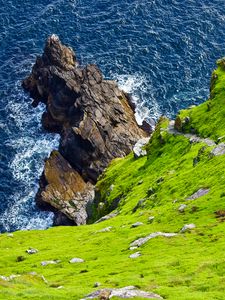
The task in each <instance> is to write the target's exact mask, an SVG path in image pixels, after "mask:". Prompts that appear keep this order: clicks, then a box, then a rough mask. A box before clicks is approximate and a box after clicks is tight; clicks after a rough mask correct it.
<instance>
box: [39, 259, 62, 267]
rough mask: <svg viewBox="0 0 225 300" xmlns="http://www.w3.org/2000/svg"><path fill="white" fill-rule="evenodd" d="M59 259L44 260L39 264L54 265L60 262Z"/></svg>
mask: <svg viewBox="0 0 225 300" xmlns="http://www.w3.org/2000/svg"><path fill="white" fill-rule="evenodd" d="M60 262H61V260H59V259H58V260H45V261H42V262H41V266H47V265H56V264H58V263H60Z"/></svg>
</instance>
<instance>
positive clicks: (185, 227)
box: [180, 224, 196, 233]
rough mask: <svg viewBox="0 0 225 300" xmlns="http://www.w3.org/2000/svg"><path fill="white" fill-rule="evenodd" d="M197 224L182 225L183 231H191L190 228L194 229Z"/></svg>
mask: <svg viewBox="0 0 225 300" xmlns="http://www.w3.org/2000/svg"><path fill="white" fill-rule="evenodd" d="M195 227H196V226H195V224H185V225H184V226H183V227H182V229H181V231H180V232H181V233H184V232H186V231H189V230H191V229H194V228H195Z"/></svg>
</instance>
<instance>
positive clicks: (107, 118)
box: [23, 35, 151, 225]
mask: <svg viewBox="0 0 225 300" xmlns="http://www.w3.org/2000/svg"><path fill="white" fill-rule="evenodd" d="M23 87H24V89H25V90H26V91H28V92H29V93H30V96H31V97H32V98H33V106H37V105H38V104H39V102H43V103H45V105H46V111H45V112H44V113H43V116H42V124H43V127H44V128H45V129H46V130H47V131H50V132H57V133H60V135H61V139H60V145H59V152H60V154H61V157H60V159H59V156H58V158H57V159H58V162H57V163H56V164H55V160H53V158H52V155H51V156H50V158H49V159H48V160H47V162H46V163H45V170H44V173H43V176H42V179H41V181H40V185H41V189H40V191H39V193H38V197H37V200H38V201H37V202H38V204H39V205H41V206H42V208H47V207H48V205H47V206H46V207H45V205H44V204H43V203H49V204H50V205H51V206H53V207H54V208H56V209H57V210H60V211H61V212H63V213H64V214H65V215H66V216H68V217H69V218H70V219H73V220H74V222H75V223H76V224H77V225H79V224H83V223H84V222H85V221H84V218H83V216H82V217H81V216H76V217H74V195H75V194H76V193H79V192H80V194H81V197H80V198H79V197H78V196H77V195H78V194H76V197H75V198H76V203H75V206H76V209H75V210H76V211H77V205H78V204H79V203H80V202H81V201H82V200H81V199H83V196H82V193H83V192H84V190H85V191H86V185H85V183H86V182H88V181H89V182H92V183H93V184H94V183H95V182H96V180H97V178H98V176H99V175H100V174H101V173H102V171H103V170H104V169H105V168H106V167H107V166H108V164H109V162H110V161H111V160H112V159H113V158H115V157H123V156H125V155H127V154H128V153H129V152H130V151H131V150H132V148H133V146H134V145H135V143H136V142H137V141H138V140H139V139H141V138H144V137H147V136H148V134H149V133H150V131H151V130H149V127H148V130H147V131H148V133H147V132H146V131H144V130H143V129H142V128H145V127H146V126H144V127H141V126H139V125H138V124H137V122H136V120H135V117H134V111H133V109H134V108H133V105H132V103H131V101H130V99H129V98H128V96H127V95H126V94H125V93H124V92H123V91H121V90H120V89H119V88H118V86H117V84H116V82H114V81H110V80H105V79H104V78H103V75H102V74H101V72H100V70H99V69H98V67H97V66H96V65H87V66H86V67H80V66H79V65H78V63H77V61H76V55H75V53H74V51H73V50H72V49H71V48H70V47H66V46H64V45H63V44H62V43H61V41H60V40H59V38H58V37H57V36H56V35H52V36H50V37H49V38H48V40H47V42H46V45H45V48H44V53H43V54H42V56H39V57H37V60H36V63H35V64H34V66H33V68H32V72H31V74H30V75H29V76H28V77H27V78H26V79H25V80H24V81H23ZM53 156H55V153H53ZM62 157H63V158H62ZM66 161H67V162H68V163H69V165H70V167H66V165H67V162H66ZM64 166H65V169H64ZM73 169H74V171H73ZM59 170H61V173H60V174H59ZM75 170H76V171H75ZM75 172H77V173H75ZM78 174H80V177H79V176H78ZM81 178H82V179H81ZM49 179H50V181H49ZM82 180H83V181H82ZM59 183H60V184H59ZM79 187H81V190H79ZM74 189H75V190H74ZM77 197H78V198H79V199H77ZM71 200H72V202H73V203H72V205H70V202H71ZM85 201H86V200H85ZM83 207H84V206H83ZM59 219H60V218H59Z"/></svg>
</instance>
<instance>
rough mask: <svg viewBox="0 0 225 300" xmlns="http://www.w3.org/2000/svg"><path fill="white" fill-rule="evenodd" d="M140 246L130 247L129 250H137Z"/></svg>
mask: <svg viewBox="0 0 225 300" xmlns="http://www.w3.org/2000/svg"><path fill="white" fill-rule="evenodd" d="M137 248H138V247H130V248H129V250H135V249H137Z"/></svg>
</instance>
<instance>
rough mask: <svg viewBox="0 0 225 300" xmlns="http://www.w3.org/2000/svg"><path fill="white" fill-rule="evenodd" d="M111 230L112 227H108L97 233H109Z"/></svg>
mask: <svg viewBox="0 0 225 300" xmlns="http://www.w3.org/2000/svg"><path fill="white" fill-rule="evenodd" d="M111 230H112V226H109V227H106V228H103V229H101V230H98V232H109V231H111Z"/></svg>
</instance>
